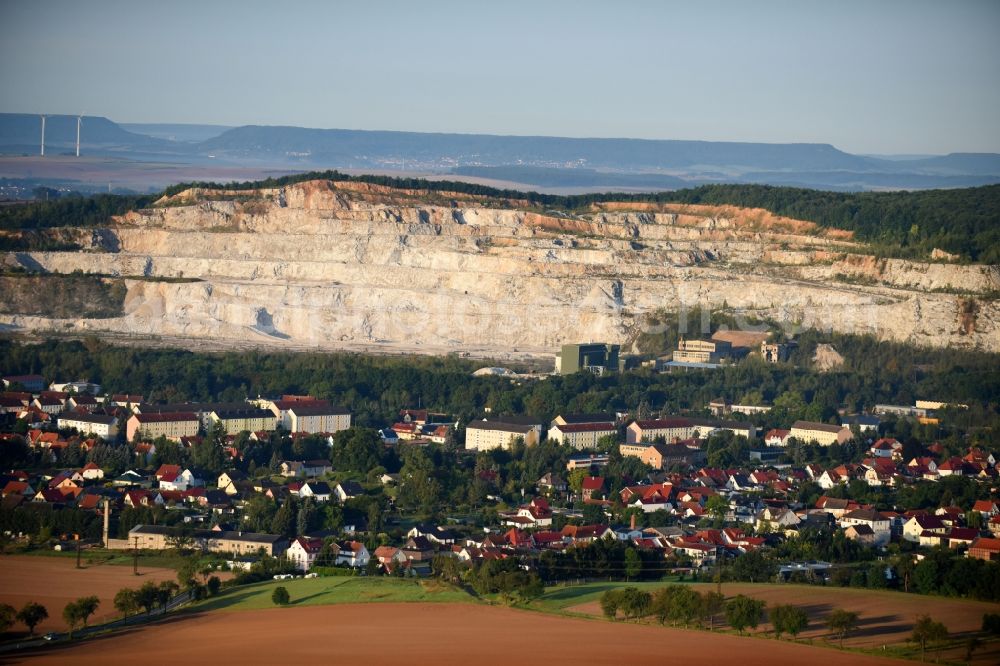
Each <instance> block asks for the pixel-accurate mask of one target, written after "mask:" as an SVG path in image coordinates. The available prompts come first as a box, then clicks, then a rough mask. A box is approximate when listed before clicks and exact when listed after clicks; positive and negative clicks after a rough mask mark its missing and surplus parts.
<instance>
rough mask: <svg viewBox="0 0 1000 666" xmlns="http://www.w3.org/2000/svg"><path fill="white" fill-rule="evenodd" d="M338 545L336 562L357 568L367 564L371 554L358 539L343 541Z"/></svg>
mask: <svg viewBox="0 0 1000 666" xmlns="http://www.w3.org/2000/svg"><path fill="white" fill-rule="evenodd" d="M338 545H339V546H340V552H339V553H337V564H346V565H347V566H349V567H355V568H359V569H360V568H364V567H366V566H368V561H369V560H370V559H371V555H370V554H369V553H368V549H367V548H366V547H365V544H363V543H361V542H360V541H345V542H343V543H340V544H338Z"/></svg>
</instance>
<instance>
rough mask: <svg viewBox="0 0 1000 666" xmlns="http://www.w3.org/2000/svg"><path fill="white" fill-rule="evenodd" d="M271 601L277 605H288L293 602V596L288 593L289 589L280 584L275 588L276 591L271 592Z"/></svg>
mask: <svg viewBox="0 0 1000 666" xmlns="http://www.w3.org/2000/svg"><path fill="white" fill-rule="evenodd" d="M271 601H272V602H274V605H275V606H287V605H288V604H290V603H291V601H292V597H291V595H289V594H288V590H287V589H285V588H284V587H281V586H278V587H276V588H274V592H272V593H271Z"/></svg>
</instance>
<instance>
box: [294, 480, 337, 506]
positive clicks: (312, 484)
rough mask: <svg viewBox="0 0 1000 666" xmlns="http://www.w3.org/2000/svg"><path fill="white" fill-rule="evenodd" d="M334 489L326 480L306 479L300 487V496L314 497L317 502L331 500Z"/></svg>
mask: <svg viewBox="0 0 1000 666" xmlns="http://www.w3.org/2000/svg"><path fill="white" fill-rule="evenodd" d="M332 495H333V491H332V490H330V486H329V484H327V483H326V482H325V481H306V482H305V483H303V484H302V487H301V488H299V497H300V498H301V499H305V498H307V497H312V498H313V499H314V500H315V501H317V502H329V501H330V497H331V496H332Z"/></svg>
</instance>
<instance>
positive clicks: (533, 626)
mask: <svg viewBox="0 0 1000 666" xmlns="http://www.w3.org/2000/svg"><path fill="white" fill-rule="evenodd" d="M296 582H312V581H293V583H296ZM340 587H342V586H338V588H340ZM292 597H293V601H294V597H295V595H294V593H293V595H292ZM236 607H238V606H234V607H232V608H236ZM667 646H669V654H670V657H671V660H672V661H679V662H685V661H696V662H697V663H723V662H728V661H730V660H731V659H732V657H733V655H734V654H740V662H741V665H742V666H782V665H789V666H792V665H798V664H803V663H810V662H811V663H823V664H824V665H829V666H846V665H847V664H861V665H868V664H870V665H872V666H875V665H879V664H884V665H889V664H899V663H901V662H899V661H896V660H893V659H887V658H881V657H870V656H866V655H859V654H854V653H849V652H838V651H835V650H819V649H817V648H811V647H809V646H807V645H799V644H793V643H789V642H784V641H783V642H780V643H779V642H776V641H768V642H763V641H755V640H754V639H747V638H738V637H736V636H730V635H723V634H718V635H709V634H708V633H705V632H695V631H684V630H681V629H665V628H663V627H659V626H648V625H641V624H624V623H611V622H603V621H596V620H592V619H586V618H573V617H560V616H557V615H545V614H541V613H533V612H525V611H521V610H516V609H510V608H503V607H497V606H487V605H485V604H456V603H420V604H413V603H380V604H370V603H369V604H349V603H348V604H339V605H333V606H310V605H306V604H303V605H295V604H293V605H292V606H289V607H284V608H274V607H272V608H270V609H266V610H247V611H245V612H198V613H193V614H190V615H186V616H185V615H178V616H176V617H175V618H173V619H171V620H167V621H165V622H158V623H155V624H152V625H148V626H143V627H141V628H136V629H132V630H130V631H127V632H122V633H118V634H115V635H112V636H108V637H106V638H98V639H94V640H89V641H86V642H84V643H82V644H80V645H78V646H75V647H71V648H70V647H62V646H53V647H52V648H51V649H49V650H46V651H44V652H35V653H24V654H20V655H16V656H13V657H12V660H11V661H10V662H9V663H12V664H22V663H23V664H33V665H36V664H37V665H39V666H41V665H44V664H65V663H68V662H70V661H73V662H75V663H101V664H108V665H114V664H128V665H130V666H131V665H132V664H136V663H143V662H148V661H149V659H150V656H151V654H155V660H156V661H157V662H158V663H171V662H175V661H176V662H182V661H183V662H190V661H191V655H199V654H200V655H208V654H216V655H218V654H223V655H225V656H226V659H225V660H226V662H227V663H277V662H279V661H280V662H282V663H294V662H297V661H299V660H310V661H322V662H324V663H333V662H337V663H339V662H345V663H365V664H398V663H402V662H404V661H405V662H407V663H434V664H438V665H440V666H450V665H455V666H459V665H461V666H465V664H468V663H469V661H470V660H475V661H476V662H479V663H501V662H504V661H507V660H509V659H510V658H511V655H512V654H516V655H518V656H517V657H516V658H517V659H518V660H519V661H522V662H525V663H535V662H538V663H541V662H544V663H546V664H550V665H554V666H558V665H562V664H566V665H567V666H568V665H573V666H581V665H587V664H621V663H628V662H629V661H632V660H636V659H648V658H649V656H650V655H654V654H665V650H666V649H667ZM151 650H154V652H153V653H151V652H150V651H151Z"/></svg>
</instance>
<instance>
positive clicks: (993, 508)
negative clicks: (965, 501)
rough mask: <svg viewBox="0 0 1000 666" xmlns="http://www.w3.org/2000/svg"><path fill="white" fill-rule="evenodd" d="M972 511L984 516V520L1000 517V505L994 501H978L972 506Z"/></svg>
mask: <svg viewBox="0 0 1000 666" xmlns="http://www.w3.org/2000/svg"><path fill="white" fill-rule="evenodd" d="M972 510H973V511H976V512H978V513H979V514H981V515H982V516H983V520H987V521H988V520H989V519H990V518H992V517H993V516H998V515H1000V503H998V502H995V501H993V500H976V502H975V504H973V505H972Z"/></svg>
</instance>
